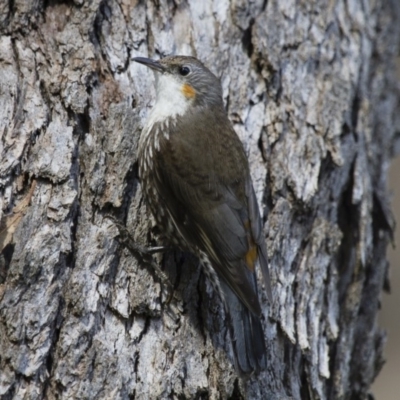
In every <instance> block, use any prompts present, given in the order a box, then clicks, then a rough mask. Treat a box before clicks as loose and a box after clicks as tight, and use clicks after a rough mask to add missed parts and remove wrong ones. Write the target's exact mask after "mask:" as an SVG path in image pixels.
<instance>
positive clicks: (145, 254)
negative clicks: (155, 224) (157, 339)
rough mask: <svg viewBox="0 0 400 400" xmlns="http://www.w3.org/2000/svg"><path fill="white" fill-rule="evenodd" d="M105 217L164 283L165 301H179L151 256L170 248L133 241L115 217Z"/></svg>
mask: <svg viewBox="0 0 400 400" xmlns="http://www.w3.org/2000/svg"><path fill="white" fill-rule="evenodd" d="M106 218H108V219H110V220H112V221H113V222H114V224H115V226H116V227H117V228H118V231H119V237H118V239H119V242H120V243H121V244H123V245H124V246H125V247H126V248H127V249H128V250H129V251H130V253H131V254H132V255H133V256H134V257H135V258H137V259H140V260H141V261H144V262H145V263H146V264H147V265H150V267H151V268H152V269H153V271H154V272H155V274H156V275H157V277H158V278H159V279H160V281H161V284H162V285H165V287H167V288H168V293H167V294H166V295H165V297H166V300H165V303H166V304H168V305H170V303H171V301H172V299H173V298H175V300H178V301H179V299H176V297H175V296H174V288H173V286H172V284H171V282H170V281H169V278H168V276H167V275H166V274H165V272H164V271H163V270H162V269H161V268H160V267H159V266H158V264H157V263H156V262H155V261H154V259H153V257H152V255H153V254H156V253H160V252H165V251H167V250H170V249H169V248H168V247H166V246H155V247H146V246H142V245H141V244H139V243H137V242H136V241H135V239H134V238H133V236H132V234H131V233H130V232H129V231H128V229H127V228H126V227H125V226H124V225H122V224H121V222H120V221H118V220H117V219H116V218H115V217H113V216H111V215H107V216H106ZM164 293H165V292H164ZM168 309H169V311H170V312H171V314H172V315H170V316H171V318H172V319H173V320H175V321H176V320H178V319H179V318H178V317H177V315H176V314H177V313H176V311H174V310H172V309H171V308H170V307H169V308H168ZM179 310H180V307H178V311H179ZM180 311H182V310H180Z"/></svg>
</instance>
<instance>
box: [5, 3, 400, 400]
mask: <svg viewBox="0 0 400 400" xmlns="http://www.w3.org/2000/svg"><path fill="white" fill-rule="evenodd" d="M0 29H1V37H0V127H1V130H0V133H1V142H0V154H1V159H0V204H1V207H0V210H1V211H0V213H1V214H0V216H1V217H2V225H1V229H0V230H1V233H0V241H2V258H1V262H0V396H1V398H2V399H42V398H46V399H56V398H57V399H129V398H135V399H147V398H151V399H155V398H160V399H165V398H180V399H182V398H187V399H191V398H203V399H205V398H210V399H217V398H222V399H227V398H231V399H236V398H246V399H259V398H260V399H261V398H262V399H342V398H343V399H364V398H367V395H368V393H369V388H370V385H371V383H372V381H373V379H374V377H375V376H376V374H377V373H378V372H379V369H380V367H381V366H382V363H383V358H382V349H383V345H384V342H385V334H384V332H382V331H381V330H380V328H379V327H378V325H377V320H376V317H377V312H378V309H379V300H380V296H381V292H382V289H383V287H384V285H385V284H386V285H387V284H388V283H387V278H386V277H387V269H388V265H387V261H386V247H387V245H388V243H389V241H390V235H391V229H392V227H393V221H392V217H391V212H390V208H389V206H388V193H387V189H386V172H387V169H388V166H389V163H390V158H391V157H392V156H393V154H394V152H395V151H396V148H397V149H398V148H399V146H400V140H399V137H400V134H399V126H400V125H399V122H400V121H399V119H400V111H399V104H400V102H399V98H400V97H399V93H400V90H399V83H398V81H397V80H396V76H395V59H396V56H397V54H398V51H399V39H400V10H399V4H398V1H397V0H382V1H374V0H362V1H361V0H331V1H328V0H325V1H324V0H314V1H294V0H281V1H278V0H270V1H268V2H266V1H261V0H255V1H251V2H247V1H244V0H236V1H230V2H229V1H228V0H222V1H219V0H214V1H213V0H205V1H194V0H193V1H189V2H187V1H166V0H160V1H132V2H129V1H125V0H120V1H112V0H104V1H91V2H84V1H81V0H75V1H70V2H61V1H40V0H36V1H25V0H15V1H9V2H7V1H3V2H1V3H0ZM170 53H174V54H193V55H196V56H197V57H198V58H200V59H201V60H203V61H204V63H205V64H206V65H207V66H208V67H209V68H210V69H211V70H212V71H214V72H215V73H216V74H217V75H218V76H220V77H221V82H222V86H223V92H224V100H225V102H226V106H227V110H228V113H229V116H230V118H231V120H232V121H233V123H234V126H235V129H236V131H237V132H238V134H239V135H240V137H241V139H242V141H243V143H244V146H245V149H246V151H247V153H248V155H249V160H250V164H251V171H252V176H253V181H254V185H255V190H256V193H257V196H258V200H259V203H260V205H261V206H262V207H263V210H264V213H265V234H266V240H267V246H268V252H269V258H270V265H271V279H272V285H273V295H274V299H273V304H272V305H268V303H267V300H266V296H265V293H263V292H262V293H261V297H262V299H261V300H262V301H263V304H264V318H265V319H264V321H263V322H264V329H265V337H266V343H267V348H268V358H269V365H268V368H267V370H266V371H264V372H262V373H261V374H260V375H258V376H252V377H249V378H247V379H243V378H239V377H238V376H237V375H236V373H235V371H234V368H233V366H232V362H231V349H230V339H229V335H228V332H227V328H226V324H225V323H224V313H223V310H222V309H221V303H220V301H219V299H218V296H217V295H216V294H215V293H214V292H213V291H212V288H211V286H210V285H209V284H208V283H207V281H206V280H205V279H204V277H203V275H202V273H201V271H200V269H199V267H198V263H197V260H196V259H195V258H194V257H192V256H190V255H187V254H181V253H179V252H174V251H168V252H167V253H166V254H165V255H163V256H162V255H159V256H157V257H155V262H157V263H158V264H159V265H161V266H162V268H163V269H164V271H165V274H166V275H167V276H168V279H169V281H170V282H171V284H172V286H173V293H172V300H171V301H170V302H168V300H169V299H168V298H167V295H166V294H165V291H167V292H168V291H171V289H170V288H168V286H167V285H165V284H163V282H162V280H161V279H160V277H159V274H158V273H156V272H154V269H153V268H151V266H150V262H149V260H147V261H146V260H144V259H141V258H140V257H137V256H135V255H134V254H133V253H132V252H130V251H129V249H128V248H127V246H126V245H125V244H124V243H122V241H121V238H119V231H118V229H117V227H116V224H115V223H114V222H113V220H111V219H109V218H107V215H112V216H113V217H114V218H116V219H118V220H119V221H121V222H122V223H124V224H126V226H127V228H128V229H129V231H130V232H131V233H132V235H133V237H134V239H135V241H136V243H137V244H141V245H149V244H155V243H158V239H157V235H156V232H155V230H154V227H153V224H152V221H151V218H149V217H148V214H147V210H146V208H145V206H144V204H143V200H142V196H141V189H140V182H139V181H138V178H137V168H136V164H135V163H136V148H137V141H138V137H139V135H140V131H141V127H142V126H143V122H144V120H145V117H146V115H147V113H148V111H149V109H150V107H151V101H152V99H153V98H154V88H153V75H152V73H151V72H150V71H147V70H146V69H145V68H142V67H141V66H139V65H136V64H135V63H133V62H132V58H133V57H135V56H151V57H155V58H157V57H158V56H159V55H160V54H170ZM259 284H260V285H261V279H260V283H259ZM163 288H164V289H165V288H167V289H166V290H164V289H163ZM170 295H171V293H169V294H168V296H170Z"/></svg>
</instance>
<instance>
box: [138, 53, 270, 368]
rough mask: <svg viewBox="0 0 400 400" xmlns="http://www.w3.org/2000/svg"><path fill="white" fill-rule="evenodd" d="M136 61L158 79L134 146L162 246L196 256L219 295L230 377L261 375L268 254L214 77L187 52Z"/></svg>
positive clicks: (239, 151) (237, 144)
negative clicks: (261, 289) (233, 373)
mask: <svg viewBox="0 0 400 400" xmlns="http://www.w3.org/2000/svg"><path fill="white" fill-rule="evenodd" d="M133 61H135V62H137V63H140V64H142V65H144V66H146V67H148V68H150V69H152V70H153V71H154V72H155V78H156V101H155V104H154V106H153V108H152V110H151V112H150V115H149V117H148V119H147V121H146V122H145V124H144V127H143V130H142V133H141V135H140V138H139V144H138V168H139V179H140V182H141V185H142V188H143V193H144V197H145V201H146V204H148V206H149V208H150V211H151V213H152V214H153V216H154V219H155V222H156V224H157V225H158V226H159V228H160V231H161V232H162V233H163V235H164V237H165V238H166V239H167V241H168V242H170V243H171V244H172V245H174V246H176V247H178V248H181V249H183V250H188V251H189V252H191V253H193V254H194V255H196V256H197V257H198V259H199V260H200V263H201V265H202V267H203V269H204V271H205V274H206V276H207V277H208V278H209V279H210V281H211V283H212V285H213V287H214V288H215V289H216V290H217V291H218V293H219V295H220V297H221V298H222V300H223V304H224V307H225V310H226V315H227V320H228V322H229V330H230V333H231V340H232V345H233V346H232V348H233V354H234V365H235V367H236V369H237V371H238V372H239V373H240V374H253V373H259V372H260V371H261V370H264V369H265V368H266V363H267V355H266V347H265V339H264V333H263V328H262V323H261V318H262V317H261V316H262V309H261V306H260V302H259V299H258V290H257V281H256V272H255V271H256V270H255V267H256V264H258V265H260V267H261V271H262V275H263V280H264V285H265V288H266V291H267V295H268V298H269V299H270V300H271V298H272V295H271V283H270V276H269V270H268V260H267V250H266V244H265V237H264V235H263V230H262V218H261V215H260V211H259V208H258V203H257V200H256V196H255V192H254V188H253V184H252V180H251V176H250V169H249V163H248V160H247V156H246V154H245V151H244V148H243V144H242V142H241V141H240V139H239V137H238V135H237V134H236V132H235V130H234V129H233V126H232V124H231V122H230V120H229V118H228V116H227V113H226V111H225V108H224V103H223V97H222V87H221V83H220V80H219V79H218V78H217V77H216V76H215V75H214V74H213V73H212V72H211V71H210V70H209V69H208V68H207V67H206V66H205V65H204V64H203V63H202V62H201V61H199V60H198V59H197V58H195V57H191V56H175V55H172V56H166V57H163V58H161V59H159V60H154V59H150V58H145V57H135V58H133Z"/></svg>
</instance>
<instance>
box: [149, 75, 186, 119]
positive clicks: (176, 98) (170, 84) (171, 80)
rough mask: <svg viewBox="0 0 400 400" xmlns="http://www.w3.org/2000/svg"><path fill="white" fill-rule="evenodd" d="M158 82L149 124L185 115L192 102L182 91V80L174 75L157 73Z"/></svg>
mask: <svg viewBox="0 0 400 400" xmlns="http://www.w3.org/2000/svg"><path fill="white" fill-rule="evenodd" d="M156 82H157V84H156V92H157V99H156V103H155V104H154V107H153V109H152V111H151V114H150V118H149V121H148V124H147V125H150V123H151V125H153V124H154V123H156V122H166V120H167V119H169V118H175V117H177V116H178V115H183V114H184V113H185V112H186V110H187V109H188V107H189V105H190V103H191V100H190V99H188V98H186V97H185V95H184V93H183V92H182V86H183V84H182V82H181V81H179V80H178V79H176V78H175V77H174V76H173V75H170V74H157V75H156Z"/></svg>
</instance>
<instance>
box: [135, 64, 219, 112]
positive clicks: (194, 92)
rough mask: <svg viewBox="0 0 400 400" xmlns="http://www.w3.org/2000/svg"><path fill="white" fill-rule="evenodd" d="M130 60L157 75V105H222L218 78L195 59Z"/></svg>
mask: <svg viewBox="0 0 400 400" xmlns="http://www.w3.org/2000/svg"><path fill="white" fill-rule="evenodd" d="M133 60H134V61H136V62H138V63H140V64H143V65H145V66H147V67H149V68H151V69H153V70H154V71H155V72H156V82H157V85H156V91H157V102H162V103H163V104H170V105H171V107H183V108H185V109H187V107H189V106H202V107H215V106H221V105H222V90H221V83H220V81H219V79H218V78H217V77H216V76H215V75H214V74H213V73H212V72H211V71H210V70H209V69H208V68H206V67H205V66H204V65H203V64H202V63H201V62H200V61H199V60H198V59H197V58H195V57H188V56H168V57H165V58H162V59H161V60H157V61H156V60H152V59H150V58H143V57H136V58H134V59H133Z"/></svg>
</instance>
